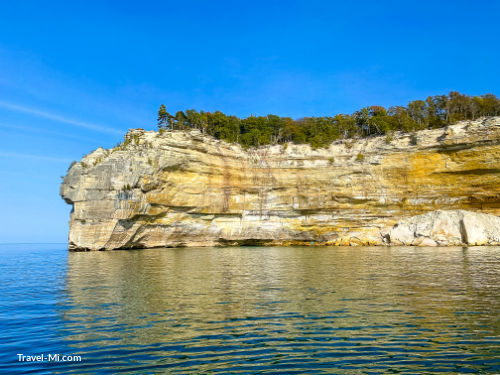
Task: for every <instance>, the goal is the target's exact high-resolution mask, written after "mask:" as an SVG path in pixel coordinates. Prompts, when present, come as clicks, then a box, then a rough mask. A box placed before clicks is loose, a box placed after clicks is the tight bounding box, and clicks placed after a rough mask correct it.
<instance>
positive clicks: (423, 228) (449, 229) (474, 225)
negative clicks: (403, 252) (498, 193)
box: [385, 210, 500, 246]
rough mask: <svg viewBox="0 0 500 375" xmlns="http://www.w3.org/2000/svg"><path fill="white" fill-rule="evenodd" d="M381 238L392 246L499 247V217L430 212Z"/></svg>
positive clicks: (460, 212)
mask: <svg viewBox="0 0 500 375" xmlns="http://www.w3.org/2000/svg"><path fill="white" fill-rule="evenodd" d="M385 238H386V240H387V243H390V244H392V245H412V246H453V245H457V246H460V245H470V246H474V245H500V217H498V216H494V215H488V214H483V213H477V212H469V211H463V210H455V211H443V210H438V211H432V212H428V213H426V214H423V215H418V216H413V217H411V218H408V219H405V220H402V221H401V222H399V223H398V224H396V225H395V226H394V227H393V228H392V229H391V230H390V231H389V232H388V233H387V235H386V236H385Z"/></svg>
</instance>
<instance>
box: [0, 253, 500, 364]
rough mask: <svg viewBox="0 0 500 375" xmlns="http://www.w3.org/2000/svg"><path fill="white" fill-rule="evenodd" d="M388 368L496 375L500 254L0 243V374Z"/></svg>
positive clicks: (499, 348) (499, 347)
mask: <svg viewBox="0 0 500 375" xmlns="http://www.w3.org/2000/svg"><path fill="white" fill-rule="evenodd" d="M17 354H24V355H39V354H44V355H48V354H51V355H54V354H60V355H61V356H63V355H79V356H81V359H82V360H81V362H64V363H63V362H60V361H59V362H57V361H50V362H49V361H45V362H26V361H24V362H20V361H19V360H18V359H19V358H18V355H17ZM60 358H61V357H60ZM391 372H392V373H405V374H425V373H441V372H450V373H500V247H484V248H480V247H477V248H460V247H454V248H409V247H392V248H384V247H373V248H368V247H365V248H356V247H351V248H342V247H340V248H338V247H337V248H336V247H333V248H332V247H329V248H302V247H287V248H284V247H274V248H262V247H246V248H203V249H188V248H185V249H154V250H135V251H113V252H87V253H68V252H67V251H66V249H65V245H63V244H60V245H59V244H57V245H47V244H44V245H20V244H16V245H0V373H8V374H14V373H35V374H42V373H55V374H58V373H77V374H86V373H99V374H114V373H126V374H157V373H171V374H229V373H231V374H257V373H269V374H278V373H283V374H294V373H297V374H382V373H391Z"/></svg>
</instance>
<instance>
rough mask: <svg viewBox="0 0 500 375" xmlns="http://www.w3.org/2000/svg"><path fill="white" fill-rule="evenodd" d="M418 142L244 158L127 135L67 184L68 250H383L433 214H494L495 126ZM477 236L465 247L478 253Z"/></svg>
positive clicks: (193, 137)
mask: <svg viewBox="0 0 500 375" xmlns="http://www.w3.org/2000/svg"><path fill="white" fill-rule="evenodd" d="M417 138H418V142H417V145H413V144H412V143H411V142H410V136H409V135H408V134H396V139H395V140H394V141H392V142H390V143H387V142H386V139H385V137H374V138H370V139H364V140H357V141H354V142H353V141H338V142H335V143H333V144H332V145H330V147H329V148H327V149H319V150H313V149H311V147H310V146H308V145H293V144H289V145H288V146H287V147H284V146H283V145H276V146H268V147H262V148H259V149H253V150H248V151H246V150H244V149H242V148H241V147H240V146H239V145H235V144H227V143H225V142H222V141H217V140H215V139H213V138H211V137H208V136H204V135H202V134H201V133H200V132H199V131H191V132H181V131H173V132H166V133H164V134H159V133H157V132H153V131H144V130H140V129H135V130H131V131H129V132H128V133H127V135H126V137H125V142H124V143H123V144H122V145H121V146H119V147H116V148H114V149H112V150H104V149H102V148H99V149H97V150H95V151H94V152H92V153H90V154H89V155H87V156H85V157H84V158H83V159H82V160H81V161H80V162H78V163H75V164H74V165H72V166H71V168H70V169H69V171H68V174H67V176H66V177H65V178H64V181H63V183H62V185H61V196H62V197H63V198H64V199H65V201H66V202H68V203H69V204H72V205H73V211H72V213H71V220H70V232H69V246H70V249H75V250H99V249H119V248H133V247H161V246H217V245H238V244H266V245H273V244H275V245H289V244H306V245H319V244H329V245H379V244H384V238H383V236H382V235H381V233H383V234H385V233H386V232H387V231H388V230H389V228H391V227H392V226H393V225H394V224H396V223H397V222H398V221H400V220H403V219H405V218H408V217H411V216H415V215H420V214H424V213H426V212H430V211H435V210H437V209H444V210H454V209H464V210H468V211H475V212H483V213H490V214H494V215H499V214H500V191H499V187H500V118H489V119H481V120H479V121H467V122H462V123H459V124H457V125H453V126H450V127H448V128H445V129H435V130H425V131H421V132H419V133H418V134H417ZM359 155H361V157H360V156H359ZM467 220H469V219H468V218H466V215H465V214H464V218H463V219H462V222H463V223H464V225H465V224H466V223H468V221H467ZM474 222H475V223H477V221H474ZM467 225H468V226H469V227H470V228H472V227H473V226H474V225H476V224H473V223H470V224H467ZM454 231H455V229H454V227H453V228H451V227H450V233H453V236H455V235H456V238H457V241H458V239H460V241H462V240H463V236H462V234H461V233H458V232H454ZM397 233H399V234H398V235H397V236H400V237H398V238H401V239H403V238H408V240H409V239H410V235H409V234H408V237H404V236H405V234H404V233H403V229H400V231H399V232H397ZM477 233H479V232H478V231H471V233H470V234H467V243H471V244H472V243H480V242H481V241H482V238H484V236H483V235H479V237H478V238H479V239H477V238H476V237H475V236H476V235H477ZM397 236H396V235H395V236H394V239H396V237H397ZM392 238H393V237H391V239H392ZM419 238H422V241H427V242H428V243H422V245H425V244H430V242H429V241H430V240H431V239H432V240H433V241H436V240H434V239H433V237H426V236H419ZM426 238H429V240H427V239H426ZM450 238H451V237H450ZM453 238H454V237H453ZM399 241H400V242H401V243H406V242H404V241H401V240H399ZM405 241H406V240H405ZM414 241H415V238H413V239H412V244H416V243H414Z"/></svg>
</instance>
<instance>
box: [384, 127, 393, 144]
mask: <svg viewBox="0 0 500 375" xmlns="http://www.w3.org/2000/svg"><path fill="white" fill-rule="evenodd" d="M392 141H394V132H393V131H392V130H389V131H388V132H387V133H386V134H385V143H387V144H390V143H391V142H392Z"/></svg>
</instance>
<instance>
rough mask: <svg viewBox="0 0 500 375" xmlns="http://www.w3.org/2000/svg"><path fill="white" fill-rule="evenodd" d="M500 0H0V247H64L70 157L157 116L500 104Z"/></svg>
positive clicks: (152, 121) (296, 113) (145, 125)
mask: <svg viewBox="0 0 500 375" xmlns="http://www.w3.org/2000/svg"><path fill="white" fill-rule="evenodd" d="M499 14H500V2H499V1H474V2H472V1H438V2H435V1H405V2H403V1H390V2H389V1H370V2H368V1H366V2H365V1H314V0H307V1H290V0H288V1H161V2H160V1H140V2H139V1H134V2H132V1H124V0H122V1H114V2H112V1H90V0H87V1H43V2H42V1H23V0H16V1H1V2H0V176H1V183H0V193H1V196H2V198H3V201H2V213H1V215H0V242H64V241H66V238H67V231H68V225H67V223H68V220H69V211H70V207H69V206H68V205H66V204H65V203H64V202H63V201H62V199H61V198H60V197H59V194H58V193H59V184H60V182H61V178H60V176H63V175H64V174H65V172H66V170H67V168H68V166H69V164H70V163H71V161H72V160H79V159H80V158H81V157H82V155H84V154H87V153H88V152H90V151H92V150H93V149H95V148H97V147H98V146H103V147H112V146H114V145H115V144H116V143H118V142H119V141H121V140H122V137H123V134H124V133H125V132H126V130H127V129H128V128H137V127H142V128H146V129H153V128H155V118H156V111H157V109H158V106H159V104H161V103H164V104H165V105H166V106H167V109H168V110H169V111H170V112H174V113H175V111H177V110H183V109H186V108H195V109H198V110H201V109H202V110H208V111H213V110H221V111H223V112H226V113H228V114H235V115H238V116H248V115H250V114H256V115H266V114H268V113H274V114H278V115H282V116H291V117H295V118H298V117H302V116H311V115H333V114H336V113H351V112H353V111H354V110H357V109H359V108H361V107H363V106H366V105H374V104H376V105H383V106H390V105H400V104H406V103H407V102H408V101H410V100H414V99H425V98H426V97H427V96H428V95H436V94H442V93H448V92H449V91H450V90H458V91H460V92H464V93H467V94H470V95H478V94H484V93H494V94H496V95H498V94H499V91H500V90H499V88H500V64H499V61H500V48H499V47H500V46H499V40H500V31H499V28H498V15H499Z"/></svg>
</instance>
